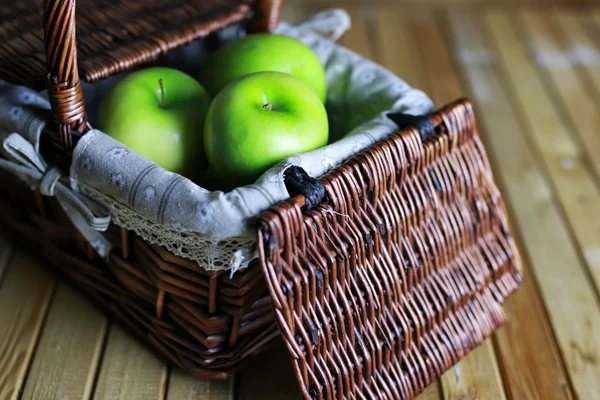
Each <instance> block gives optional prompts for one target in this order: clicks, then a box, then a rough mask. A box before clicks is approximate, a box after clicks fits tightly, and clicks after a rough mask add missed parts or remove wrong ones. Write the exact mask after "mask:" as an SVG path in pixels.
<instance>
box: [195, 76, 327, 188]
mask: <svg viewBox="0 0 600 400" xmlns="http://www.w3.org/2000/svg"><path fill="white" fill-rule="evenodd" d="M328 139H329V125H328V122H327V112H326V111H325V107H324V106H323V103H322V102H321V100H320V98H319V97H318V96H317V94H316V93H315V91H314V90H312V88H310V87H309V86H308V85H306V84H305V83H304V82H303V81H302V80H300V79H298V78H295V77H293V76H291V75H288V74H284V73H280V72H257V73H254V74H250V75H247V76H245V77H243V78H240V79H238V80H236V81H234V82H232V83H231V84H229V85H228V86H227V87H225V88H224V89H223V90H222V91H221V92H220V93H219V94H218V95H217V96H216V97H215V99H214V100H213V102H212V104H211V106H210V108H209V110H208V114H207V116H206V122H205V126H204V147H205V150H206V155H207V158H208V162H209V164H210V165H211V167H212V168H213V169H214V171H215V172H216V174H217V175H218V176H219V177H220V179H221V180H222V181H224V182H226V183H229V184H231V185H243V184H249V183H252V182H253V181H255V180H256V179H257V178H258V177H259V176H260V175H261V174H262V173H264V172H265V171H266V170H267V169H269V168H270V167H272V166H273V165H275V164H277V163H278V162H280V161H282V160H283V159H285V158H287V157H290V156H293V155H296V154H300V153H305V152H308V151H312V150H315V149H318V148H320V147H323V146H325V145H326V144H327V141H328Z"/></svg>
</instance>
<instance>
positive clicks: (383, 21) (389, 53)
mask: <svg viewBox="0 0 600 400" xmlns="http://www.w3.org/2000/svg"><path fill="white" fill-rule="evenodd" d="M411 19H412V18H410V17H407V16H406V15H403V13H402V12H400V11H398V10H397V9H394V8H387V7H386V8H377V10H376V11H375V15H374V17H373V21H374V31H373V32H374V34H373V46H372V48H373V51H374V52H375V54H376V56H375V59H376V60H377V62H378V63H380V64H381V65H383V66H384V67H386V68H387V69H389V70H390V71H391V72H393V73H394V74H395V75H397V76H399V77H400V78H402V79H403V80H405V81H406V83H408V84H409V85H410V86H412V87H415V88H420V89H422V88H424V86H425V85H426V82H427V77H426V76H425V71H424V70H423V67H422V65H421V63H420V62H419V61H420V60H419V58H420V57H421V49H420V48H419V43H418V42H417V41H416V40H414V35H413V32H412V30H411V29H410V28H411V22H410V21H411ZM409 54H410V57H407V55H409Z"/></svg>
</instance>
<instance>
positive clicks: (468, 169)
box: [0, 0, 521, 399]
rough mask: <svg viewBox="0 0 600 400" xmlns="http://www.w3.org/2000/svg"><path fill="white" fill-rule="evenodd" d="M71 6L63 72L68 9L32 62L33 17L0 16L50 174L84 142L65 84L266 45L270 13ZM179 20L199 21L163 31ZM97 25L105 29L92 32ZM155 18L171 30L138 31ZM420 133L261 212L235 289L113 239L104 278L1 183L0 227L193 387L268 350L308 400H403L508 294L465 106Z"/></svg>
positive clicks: (23, 8) (357, 159)
mask: <svg viewBox="0 0 600 400" xmlns="http://www.w3.org/2000/svg"><path fill="white" fill-rule="evenodd" d="M80 3H83V4H85V5H86V6H89V8H88V9H86V13H88V12H89V13H92V14H93V16H89V15H88V18H79V19H78V21H79V26H78V29H79V30H78V32H77V33H78V35H79V37H80V38H81V39H80V41H79V42H78V44H79V50H80V53H79V58H77V51H76V46H75V35H74V27H75V11H74V10H75V9H74V5H75V4H74V0H45V5H44V33H43V37H44V45H45V49H46V55H45V56H44V54H43V50H42V48H43V46H42V47H41V42H40V43H37V41H39V40H41V37H42V34H41V32H38V27H37V26H35V23H36V22H37V18H31V15H32V14H31V8H32V7H39V6H40V5H39V4H37V3H36V2H31V1H26V2H22V3H18V5H17V6H15V5H14V4H13V3H12V2H10V5H9V6H4V5H1V6H0V15H4V16H5V17H7V16H8V17H10V19H11V20H10V22H8V18H3V22H1V23H0V27H1V28H2V29H1V30H0V31H2V32H8V34H13V35H15V34H16V32H17V31H20V32H23V33H22V34H20V36H14V38H13V40H12V41H11V40H9V41H8V43H7V44H5V45H4V47H3V48H4V49H9V50H11V51H12V53H11V52H10V51H5V52H4V53H3V54H0V78H2V79H6V80H8V81H9V82H12V83H16V84H25V85H29V86H32V87H37V88H40V87H42V86H44V85H46V87H47V89H48V93H49V98H50V100H51V104H52V110H53V123H51V124H49V125H48V127H47V129H46V132H45V133H46V134H45V135H44V138H45V142H44V143H43V144H44V151H45V152H46V156H47V158H51V159H52V160H54V161H55V162H57V163H59V164H60V165H63V166H64V165H68V163H69V158H68V154H69V152H70V150H71V149H72V148H73V145H74V144H75V143H76V142H77V140H78V138H79V137H80V136H81V135H83V134H85V132H86V131H87V130H88V129H89V128H90V126H89V124H88V122H87V119H86V114H85V109H84V103H83V97H82V90H81V83H80V77H81V79H82V80H83V81H86V82H94V81H97V80H100V79H102V78H105V77H107V76H109V75H113V74H116V73H118V72H122V71H124V70H126V69H130V68H132V67H134V66H137V65H141V64H144V63H148V62H151V61H153V60H156V59H157V58H158V57H159V56H160V55H162V54H165V53H166V52H167V51H170V50H172V49H174V48H177V47H179V46H182V45H184V44H186V43H189V42H191V41H193V40H195V39H198V38H201V37H205V36H206V35H208V34H209V33H210V32H213V31H215V30H217V29H220V28H222V27H224V26H227V25H228V24H231V23H234V22H239V21H242V20H245V19H247V17H248V16H249V15H251V14H252V15H253V18H252V19H249V22H248V24H249V29H252V30H255V31H268V30H270V29H271V28H272V27H273V26H274V25H275V24H276V23H277V20H278V16H279V7H280V2H279V1H267V0H262V1H260V0H257V1H254V2H252V1H234V0H212V1H202V0H186V1H179V0H169V1H168V9H169V13H168V15H164V13H165V7H164V6H165V5H166V4H167V1H166V0H164V1H159V2H152V5H143V4H142V3H137V2H134V1H131V2H113V1H107V0H88V1H84V0H80ZM163 3H164V4H163ZM190 12H194V13H195V14H194V15H197V17H194V18H188V20H186V23H185V24H181V23H180V24H177V23H176V22H177V18H180V17H181V15H190ZM107 18H117V21H115V22H114V23H111V24H110V25H109V26H108V27H104V29H102V31H97V28H96V27H97V26H98V24H102V23H104V22H103V21H106V19H107ZM119 18H120V19H119ZM163 20H170V21H171V24H170V25H169V26H171V27H173V28H169V29H164V30H163V29H161V30H160V31H156V32H154V31H152V32H149V31H147V29H149V28H147V27H148V24H154V25H156V24H158V23H161V22H162V21H163ZM173 21H175V22H173ZM112 27H114V29H113V28H112ZM122 27H126V29H123V28H122ZM142 38H143V39H142ZM149 38H150V39H149ZM37 39H39V40H37ZM40 51H41V53H40ZM9 53H10V54H9ZM26 59H27V60H30V62H28V63H27V64H24V62H23V61H24V60H26ZM46 59H47V60H48V62H47V65H46V64H45V61H44V60H46ZM78 62H79V67H78ZM23 65H27V68H23ZM46 68H47V69H46ZM47 71H49V73H48V72H47ZM420 122H421V123H422V124H421V125H420V126H421V127H422V126H425V127H429V130H428V131H427V132H425V129H421V130H419V129H418V128H417V127H415V126H407V127H406V128H405V129H402V130H401V131H399V132H397V133H395V134H393V135H391V136H390V137H389V138H388V139H386V140H384V141H383V142H381V143H379V144H377V145H375V146H372V147H371V148H369V149H368V150H366V151H364V152H362V153H360V154H358V155H356V156H354V157H352V158H351V159H350V160H348V161H347V162H345V163H344V164H343V165H340V166H338V167H337V168H335V169H334V170H332V171H330V172H329V173H328V174H326V175H325V176H323V177H321V178H320V183H321V184H322V185H323V187H324V189H325V197H324V199H323V201H322V202H321V204H319V205H317V206H316V207H313V208H312V209H307V208H306V207H305V197H304V196H303V195H301V194H300V195H296V196H294V197H292V198H291V199H289V200H288V201H286V202H284V203H283V204H280V205H278V206H276V207H274V208H272V209H271V210H270V211H268V212H266V213H265V214H264V215H263V216H262V217H261V218H260V219H259V221H258V230H257V231H258V251H259V255H260V258H259V261H257V262H256V263H254V264H253V265H251V266H250V267H249V268H247V269H245V270H242V271H239V272H238V273H236V274H234V276H233V277H230V276H229V274H227V273H222V272H207V271H204V270H203V269H202V268H199V267H198V265H196V264H194V263H192V262H190V261H189V260H186V259H183V258H179V257H176V256H174V255H172V254H170V253H169V252H168V251H167V250H165V249H162V248H160V247H158V246H154V245H151V244H148V243H146V242H144V241H143V240H142V239H140V238H139V237H137V236H136V235H134V234H132V233H131V232H127V231H126V230H124V229H122V228H119V227H117V226H111V227H110V228H109V230H108V231H107V232H106V234H105V236H106V237H107V238H108V239H109V240H110V241H111V242H112V243H113V244H114V250H113V251H112V253H111V255H110V260H109V263H108V265H107V264H105V263H103V262H102V260H100V259H99V257H97V256H96V255H95V254H94V252H93V251H92V250H91V247H90V246H89V245H88V244H87V243H86V242H85V240H84V239H83V237H82V236H81V234H80V233H79V232H78V231H77V230H76V229H75V228H74V227H73V226H72V225H71V224H70V222H69V220H68V219H67V217H66V216H65V214H64V213H63V211H62V209H61V207H60V206H59V205H58V204H57V202H56V201H55V200H54V199H52V198H47V197H43V196H41V194H40V192H39V191H34V192H33V193H32V191H31V190H30V189H29V187H28V186H26V185H24V184H22V183H21V182H20V181H18V180H17V179H16V178H14V177H13V176H11V175H9V174H6V173H2V172H1V171H0V182H2V185H0V221H3V222H5V223H7V224H8V225H10V226H12V227H13V228H14V229H15V230H16V231H17V232H19V233H21V234H22V235H23V236H25V237H26V238H27V242H28V243H31V244H33V245H34V246H36V247H37V248H43V249H44V253H45V255H47V256H48V258H49V259H50V260H51V261H52V262H53V265H55V266H56V267H57V268H58V269H60V270H61V271H62V272H63V273H64V274H65V275H66V276H67V277H68V278H70V279H71V280H72V281H73V282H74V283H75V284H76V285H77V286H79V287H81V288H82V289H83V290H84V291H85V292H86V293H87V294H89V295H90V296H92V297H94V298H95V299H96V300H97V301H98V302H100V303H101V304H103V305H104V306H105V307H106V308H107V309H108V310H109V311H110V312H111V313H112V314H113V315H114V316H116V317H117V318H118V319H119V320H120V321H121V322H123V323H124V324H126V325H128V326H129V327H130V328H131V329H132V330H133V331H134V332H136V333H137V334H138V335H139V336H140V337H141V338H144V339H146V340H147V341H148V342H149V343H150V344H151V345H152V347H154V348H155V349H156V350H157V351H158V352H160V353H162V354H163V355H164V356H166V357H167V358H168V359H170V360H171V361H172V362H174V363H175V364H177V365H178V366H179V367H181V368H182V369H184V370H186V371H188V372H189V373H190V374H192V375H193V376H196V377H209V378H226V377H227V376H229V375H230V374H231V373H232V372H234V371H235V370H236V369H237V368H239V367H240V365H241V361H243V360H244V359H245V358H247V357H249V356H251V355H254V354H257V353H259V352H261V351H264V350H265V349H267V348H268V347H269V346H270V345H271V344H273V343H274V342H275V341H276V340H278V339H279V338H281V337H283V339H284V341H285V342H286V344H287V347H288V349H289V351H290V354H291V359H292V360H293V363H294V367H295V370H296V373H297V376H298V380H299V382H300V384H301V387H302V389H303V392H304V395H305V396H306V397H307V398H314V399H317V398H319V399H321V398H325V399H333V398H341V397H340V396H343V397H344V398H365V399H375V398H382V399H383V398H386V399H399V398H411V397H413V396H414V395H416V394H417V393H418V392H420V391H421V390H422V389H423V388H424V387H425V386H426V385H427V384H428V383H429V382H431V381H432V380H433V379H434V378H435V377H437V376H439V375H440V374H441V373H442V372H443V371H444V370H445V369H447V368H449V367H450V366H451V365H452V364H454V363H455V362H457V361H458V360H459V359H460V358H462V357H463V356H464V355H465V353H466V352H467V351H468V350H470V349H471V348H473V347H474V346H476V345H478V344H480V343H481V342H482V341H483V339H484V338H485V337H487V336H489V335H490V334H491V333H492V332H493V331H494V329H495V328H496V327H497V326H498V325H499V324H501V323H502V321H503V319H504V314H503V312H502V309H501V304H502V302H503V301H504V299H505V298H506V297H507V296H508V295H509V294H510V293H511V292H512V291H513V290H515V289H516V288H517V287H518V286H519V284H520V280H521V275H520V272H519V259H518V254H517V252H516V249H515V246H514V243H513V240H512V239H511V237H510V233H509V230H508V224H507V220H506V212H505V209H504V205H503V202H502V199H501V196H500V193H499V192H498V189H497V188H496V185H495V183H494V180H493V177H492V174H491V172H490V167H489V164H488V161H487V157H486V154H485V151H484V148H483V146H482V144H481V141H480V140H479V137H478V132H477V128H476V126H475V122H474V115H473V110H472V108H471V106H470V104H469V102H468V101H466V100H461V101H458V102H456V103H454V104H452V105H449V106H447V107H445V108H444V109H442V110H440V111H439V112H437V113H435V114H433V115H431V116H429V117H428V118H427V119H426V120H421V121H420ZM423 122H425V123H423ZM332 211H333V212H332Z"/></svg>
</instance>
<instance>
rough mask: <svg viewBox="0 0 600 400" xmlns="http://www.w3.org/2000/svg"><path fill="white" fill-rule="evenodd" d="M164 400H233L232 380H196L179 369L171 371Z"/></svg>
mask: <svg viewBox="0 0 600 400" xmlns="http://www.w3.org/2000/svg"><path fill="white" fill-rule="evenodd" d="M168 388H169V389H168V390H167V397H166V400H191V399H202V400H233V399H234V395H235V392H234V379H229V380H225V381H222V380H212V381H211V380H198V379H194V378H192V377H191V376H189V375H187V374H186V373H184V372H183V371H181V370H179V369H176V368H174V369H172V370H171V374H170V376H169V384H168Z"/></svg>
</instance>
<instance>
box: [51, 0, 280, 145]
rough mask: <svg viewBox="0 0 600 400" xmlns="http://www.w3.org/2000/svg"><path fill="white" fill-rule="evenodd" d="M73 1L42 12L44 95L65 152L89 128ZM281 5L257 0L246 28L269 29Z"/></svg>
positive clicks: (54, 2) (62, 0) (55, 1)
mask: <svg viewBox="0 0 600 400" xmlns="http://www.w3.org/2000/svg"><path fill="white" fill-rule="evenodd" d="M75 2H76V0H45V1H44V15H43V23H44V47H45V49H46V63H47V68H48V75H47V89H48V97H49V100H50V104H51V105H52V120H53V122H54V123H55V124H56V128H57V129H56V131H57V133H58V136H57V137H53V138H52V139H53V141H54V142H57V141H58V142H59V143H60V144H61V145H62V147H64V149H65V150H66V151H67V152H68V153H69V154H70V153H71V151H72V149H73V146H74V144H75V143H76V142H77V139H79V137H81V136H82V135H83V134H84V133H85V132H86V131H88V130H89V129H91V127H90V125H89V123H88V121H87V116H86V113H85V103H84V100H83V89H82V86H81V81H80V80H79V70H78V68H77V43H76V37H75V35H76V28H75ZM282 5H283V0H257V1H256V5H255V14H254V18H253V19H252V21H250V23H249V25H248V30H249V31H251V32H269V31H271V30H272V29H274V28H275V26H276V25H277V23H278V22H279V16H280V14H281V6H282Z"/></svg>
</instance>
